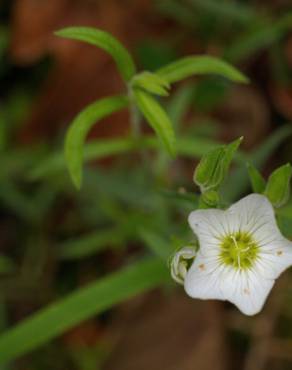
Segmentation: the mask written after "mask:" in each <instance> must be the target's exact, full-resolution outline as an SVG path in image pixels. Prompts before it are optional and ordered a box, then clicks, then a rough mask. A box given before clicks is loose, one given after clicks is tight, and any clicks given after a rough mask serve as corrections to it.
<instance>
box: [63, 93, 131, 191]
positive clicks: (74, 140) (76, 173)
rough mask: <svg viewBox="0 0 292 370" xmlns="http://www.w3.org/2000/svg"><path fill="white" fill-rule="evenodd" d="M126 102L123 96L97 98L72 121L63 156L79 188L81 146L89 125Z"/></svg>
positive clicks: (80, 178) (120, 107)
mask: <svg viewBox="0 0 292 370" xmlns="http://www.w3.org/2000/svg"><path fill="white" fill-rule="evenodd" d="M127 104H128V99H127V97H125V96H113V97H109V98H105V99H102V100H99V101H97V102H95V103H93V104H91V105H89V106H88V107H87V108H85V109H84V110H83V111H82V112H81V113H79V115H78V116H77V117H76V118H75V120H74V121H73V122H72V124H71V126H70V128H69V130H68V132H67V135H66V140H65V158H66V162H67V166H68V169H69V172H70V175H71V178H72V180H73V182H74V184H75V186H76V187H77V188H78V189H79V188H80V187H81V182H82V161H83V147H84V141H85V138H86V135H87V134H88V132H89V130H90V129H91V127H92V126H93V125H94V124H95V123H96V121H97V120H100V119H102V118H104V117H106V116H108V115H110V114H112V113H113V112H116V111H118V110H120V109H122V108H124V107H126V106H127Z"/></svg>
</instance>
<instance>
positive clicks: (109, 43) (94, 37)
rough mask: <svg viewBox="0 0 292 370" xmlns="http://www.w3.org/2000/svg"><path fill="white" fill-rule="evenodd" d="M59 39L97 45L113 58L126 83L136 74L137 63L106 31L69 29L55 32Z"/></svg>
mask: <svg viewBox="0 0 292 370" xmlns="http://www.w3.org/2000/svg"><path fill="white" fill-rule="evenodd" d="M54 34H55V35H56V36H58V37H64V38H69V39H72V40H78V41H83V42H86V43H89V44H91V45H95V46H97V47H99V48H101V49H103V50H104V51H106V52H107V53H108V54H110V55H111V56H112V58H113V59H114V61H115V62H116V64H117V67H118V69H119V71H120V73H121V75H122V77H123V78H124V80H125V81H126V82H128V81H130V80H131V78H132V77H133V76H134V75H135V73H136V66H135V63H134V61H133V59H132V57H131V55H130V54H129V52H128V51H127V49H126V48H125V47H124V46H123V45H122V44H121V43H120V41H118V40H117V39H116V38H115V37H113V36H112V35H111V34H110V33H108V32H106V31H102V30H99V29H97V28H93V27H67V28H63V29H61V30H58V31H56V32H54Z"/></svg>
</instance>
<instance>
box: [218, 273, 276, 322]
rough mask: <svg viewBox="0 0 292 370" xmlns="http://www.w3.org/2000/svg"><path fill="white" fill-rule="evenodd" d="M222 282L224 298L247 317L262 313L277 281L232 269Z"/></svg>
mask: <svg viewBox="0 0 292 370" xmlns="http://www.w3.org/2000/svg"><path fill="white" fill-rule="evenodd" d="M224 280H225V281H222V290H223V292H224V297H225V299H227V300H228V301H230V302H232V303H233V304H235V305H236V306H237V307H238V309H239V310H240V311H241V312H242V313H244V314H245V315H249V316H252V315H255V314H257V313H258V312H260V311H261V309H262V308H263V305H264V303H265V301H266V299H267V297H268V294H269V292H270V290H271V289H272V287H273V285H274V282H275V280H273V279H264V278H263V277H262V276H261V275H259V274H258V273H257V272H255V271H254V270H247V271H245V270H234V269H230V271H229V273H228V274H226V275H225V279H224Z"/></svg>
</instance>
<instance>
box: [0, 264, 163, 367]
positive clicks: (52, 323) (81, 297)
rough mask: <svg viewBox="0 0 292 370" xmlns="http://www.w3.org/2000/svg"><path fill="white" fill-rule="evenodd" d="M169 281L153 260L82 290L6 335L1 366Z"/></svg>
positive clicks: (0, 344)
mask: <svg viewBox="0 0 292 370" xmlns="http://www.w3.org/2000/svg"><path fill="white" fill-rule="evenodd" d="M168 280H169V273H168V271H167V268H166V266H165V264H164V263H163V262H162V261H161V260H159V259H157V258H152V259H146V260H142V261H140V262H136V263H135V264H132V265H131V266H128V267H126V268H124V269H123V270H121V271H118V272H115V273H112V274H111V275H108V276H106V277H104V278H101V279H100V280H97V281H96V282H94V283H92V284H90V285H88V286H86V287H84V288H81V289H79V290H78V291H76V292H74V293H72V294H70V295H69V296H67V297H65V298H64V299H62V300H60V301H59V302H55V303H53V304H51V305H50V306H49V307H46V308H44V309H42V310H40V311H39V312H37V313H35V314H34V315H32V316H31V317H29V318H27V319H26V320H24V321H22V322H21V323H20V324H18V325H16V326H15V327H13V328H12V329H10V330H7V331H6V332H4V333H3V334H2V335H1V336H0V353H1V364H3V362H4V363H5V362H8V361H11V360H13V359H15V358H16V357H18V356H21V355H24V354H25V353H27V352H30V351H32V350H34V349H35V348H37V347H39V346H41V345H43V344H44V343H46V342H48V341H49V340H51V339H53V338H55V337H57V336H59V335H61V334H62V333H64V332H65V331H66V330H68V329H70V328H72V327H74V326H75V325H78V324H79V323H80V322H82V321H84V320H87V319H88V318H90V317H92V316H94V315H96V314H99V313H101V312H104V311H105V310H107V309H109V308H110V307H112V306H113V305H115V304H118V303H120V302H122V301H124V300H125V299H128V298H130V297H132V296H134V295H136V294H139V293H141V292H144V291H145V290H148V289H152V288H154V287H156V286H157V285H159V284H161V283H163V282H166V281H168ZM32 333H33V335H32Z"/></svg>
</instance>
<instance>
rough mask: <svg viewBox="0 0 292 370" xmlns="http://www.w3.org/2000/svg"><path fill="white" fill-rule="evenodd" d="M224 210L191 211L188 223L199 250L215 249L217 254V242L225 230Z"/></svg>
mask: <svg viewBox="0 0 292 370" xmlns="http://www.w3.org/2000/svg"><path fill="white" fill-rule="evenodd" d="M224 214H225V212H224V211H221V210H218V209H206V210H198V211H193V212H192V213H191V214H190V215H189V218H188V221H189V225H190V226H191V228H192V230H193V231H194V233H195V234H196V235H197V237H198V239H199V245H200V251H201V252H202V254H205V252H206V250H207V249H209V250H212V251H215V253H217V254H218V248H219V242H220V238H222V235H225V234H226V232H227V223H226V222H225V215H224Z"/></svg>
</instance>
